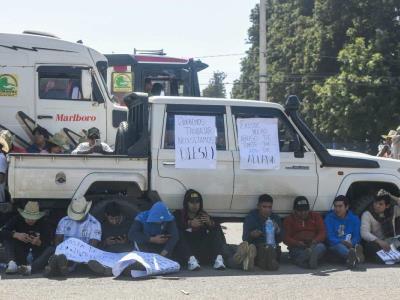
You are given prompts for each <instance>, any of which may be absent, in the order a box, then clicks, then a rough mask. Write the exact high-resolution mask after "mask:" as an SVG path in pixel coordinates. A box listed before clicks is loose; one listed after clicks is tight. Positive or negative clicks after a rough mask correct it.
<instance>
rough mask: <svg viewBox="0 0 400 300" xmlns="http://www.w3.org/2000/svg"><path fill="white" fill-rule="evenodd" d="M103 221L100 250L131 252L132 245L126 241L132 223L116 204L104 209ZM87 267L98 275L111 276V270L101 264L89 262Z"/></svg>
mask: <svg viewBox="0 0 400 300" xmlns="http://www.w3.org/2000/svg"><path fill="white" fill-rule="evenodd" d="M104 215H105V221H104V223H102V226H101V231H102V235H101V243H100V247H99V248H100V249H101V250H104V251H107V252H113V253H122V252H131V251H132V250H133V245H132V243H131V242H130V241H129V240H128V232H129V229H130V227H131V225H132V221H131V220H130V219H128V218H127V217H125V216H124V215H123V214H122V211H121V207H120V205H119V204H118V203H117V202H114V201H113V202H110V203H108V204H107V205H106V206H105V208H104ZM88 267H89V269H91V270H92V271H93V272H94V273H96V274H98V275H105V276H112V270H111V268H108V267H106V266H103V265H102V264H101V263H99V262H97V261H95V260H90V261H89V262H88Z"/></svg>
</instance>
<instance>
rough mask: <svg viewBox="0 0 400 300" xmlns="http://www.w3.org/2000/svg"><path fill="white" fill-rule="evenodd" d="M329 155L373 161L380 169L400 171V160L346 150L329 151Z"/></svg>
mask: <svg viewBox="0 0 400 300" xmlns="http://www.w3.org/2000/svg"><path fill="white" fill-rule="evenodd" d="M327 150H328V152H329V154H330V155H332V156H334V157H347V158H362V159H367V160H371V161H376V162H377V163H378V164H379V166H380V168H384V169H396V170H397V169H398V168H400V160H396V159H391V158H384V157H377V156H373V155H369V154H366V153H362V152H355V151H345V150H333V149H327Z"/></svg>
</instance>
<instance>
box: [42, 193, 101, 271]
mask: <svg viewBox="0 0 400 300" xmlns="http://www.w3.org/2000/svg"><path fill="white" fill-rule="evenodd" d="M91 206H92V202H91V201H86V199H85V197H80V198H76V199H72V201H71V203H70V204H69V206H68V210H67V213H68V215H67V216H66V217H64V218H62V219H61V220H60V222H59V223H58V226H57V230H56V238H55V245H56V246H57V245H58V244H60V243H61V242H63V241H65V240H67V239H69V238H76V239H79V240H81V241H83V242H85V243H87V244H89V245H91V246H94V247H96V246H97V244H98V243H99V242H100V241H101V225H100V222H99V221H97V219H96V218H95V217H93V216H92V215H91V214H89V210H90V207H91ZM69 265H70V267H69ZM75 267H76V264H71V263H69V262H68V260H67V258H66V256H65V255H64V254H61V255H53V256H52V257H50V259H49V264H48V266H47V267H46V275H47V276H56V275H62V276H66V275H67V274H68V273H69V272H71V271H73V270H74V269H75Z"/></svg>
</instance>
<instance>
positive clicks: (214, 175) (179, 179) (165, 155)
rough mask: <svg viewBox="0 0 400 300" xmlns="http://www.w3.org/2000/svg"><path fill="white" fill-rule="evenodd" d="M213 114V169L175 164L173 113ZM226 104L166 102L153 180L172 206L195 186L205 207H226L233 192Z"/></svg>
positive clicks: (224, 208) (180, 205) (161, 194)
mask: <svg viewBox="0 0 400 300" xmlns="http://www.w3.org/2000/svg"><path fill="white" fill-rule="evenodd" d="M177 114H178V115H203V116H215V117H216V127H217V144H216V146H217V166H216V169H177V168H175V135H174V130H175V115H177ZM227 134H228V132H227V126H226V108H225V106H205V105H180V104H173V105H172V104H168V105H167V107H166V113H165V116H164V128H163V138H162V142H161V149H159V152H158V160H157V168H158V176H156V178H155V181H156V182H153V184H154V186H156V187H157V191H158V192H159V194H160V196H161V198H162V199H163V200H165V201H167V203H168V205H169V206H170V207H171V208H172V209H178V208H181V207H182V201H183V195H184V193H185V192H186V190H188V189H195V190H197V191H198V192H199V193H201V195H202V196H203V200H204V209H205V210H207V211H210V212H212V211H214V212H217V211H222V212H223V211H225V212H226V211H227V210H228V209H229V207H230V204H231V201H232V193H233V158H232V153H231V151H229V150H228V144H227V136H228V135H227Z"/></svg>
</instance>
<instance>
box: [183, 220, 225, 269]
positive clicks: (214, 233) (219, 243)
mask: <svg viewBox="0 0 400 300" xmlns="http://www.w3.org/2000/svg"><path fill="white" fill-rule="evenodd" d="M179 236H180V240H181V247H184V248H185V249H184V250H183V253H185V254H186V257H185V258H188V257H190V256H195V257H196V258H197V259H198V260H199V261H200V263H201V264H211V263H213V262H214V260H215V258H216V257H217V255H222V254H223V247H224V244H225V239H224V236H223V232H222V229H221V226H220V225H216V226H215V227H214V228H212V229H209V230H207V231H201V232H188V231H181V232H180V233H179ZM181 259H183V258H181ZM186 262H187V260H186Z"/></svg>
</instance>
